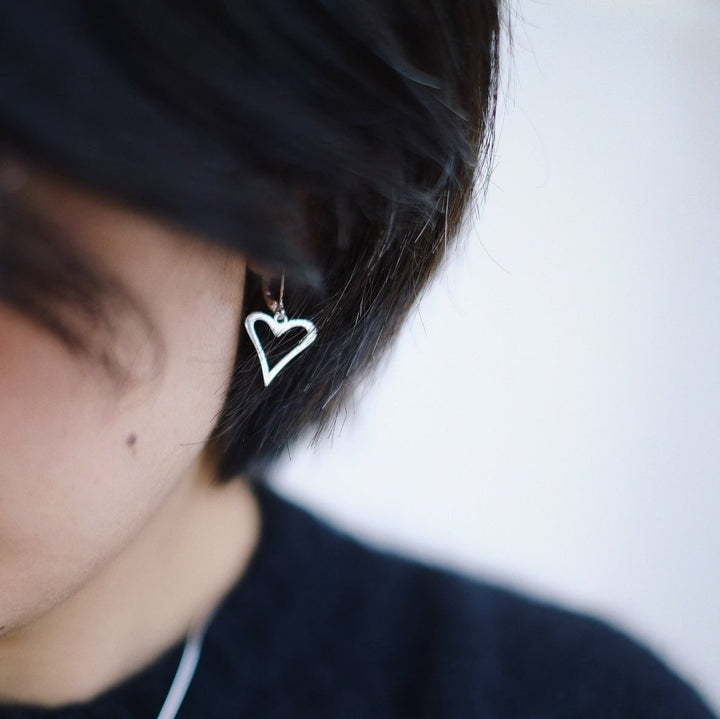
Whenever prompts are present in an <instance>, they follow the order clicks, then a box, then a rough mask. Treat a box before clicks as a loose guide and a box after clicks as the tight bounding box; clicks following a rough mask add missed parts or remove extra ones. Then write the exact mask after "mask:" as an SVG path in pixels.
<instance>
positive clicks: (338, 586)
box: [0, 487, 713, 719]
mask: <svg viewBox="0 0 720 719" xmlns="http://www.w3.org/2000/svg"><path fill="white" fill-rule="evenodd" d="M257 493H258V497H259V500H260V504H261V508H262V515H263V533H262V537H261V541H260V545H259V548H258V550H257V552H256V554H255V556H254V558H253V560H252V562H251V565H250V567H249V569H248V571H247V573H246V574H245V576H244V577H243V579H242V581H241V582H240V583H239V584H238V585H237V587H236V588H235V589H234V590H233V591H232V592H231V593H230V595H229V596H228V597H227V598H226V600H225V601H224V603H223V604H222V606H221V607H220V609H219V610H218V612H217V614H216V615H215V618H214V620H213V623H212V624H211V626H210V628H209V630H208V633H207V635H206V638H205V643H204V647H203V651H202V656H201V658H200V663H199V665H198V668H197V671H196V674H195V677H194V679H193V681H192V684H191V685H190V689H189V691H188V694H187V696H186V698H185V701H184V703H183V705H182V707H181V709H180V712H179V714H178V717H179V719H183V718H184V719H190V718H202V719H305V718H307V719H311V718H312V719H370V718H372V719H390V718H391V717H392V718H393V719H460V718H462V719H474V718H477V719H480V718H482V719H571V718H572V719H600V718H602V719H645V718H647V719H651V718H652V719H712V717H713V714H712V713H711V712H710V711H709V709H708V708H707V707H706V706H705V705H704V704H703V702H702V701H701V699H700V698H699V697H698V695H697V694H696V693H695V692H694V691H693V690H692V689H691V688H690V687H688V686H687V685H686V684H685V683H683V682H682V681H681V680H680V679H678V678H677V677H676V676H675V675H673V674H672V673H671V672H670V671H669V670H668V669H667V668H666V667H665V666H663V664H661V663H660V662H659V661H658V660H657V659H656V658H655V657H653V656H652V654H650V653H649V652H648V651H647V650H645V649H643V648H642V647H640V646H638V645H637V644H635V643H633V642H632V641H630V640H629V639H627V638H626V637H625V636H623V635H621V634H619V633H618V632H616V631H614V630H613V629H611V628H609V627H608V626H606V625H605V624H602V623H600V622H598V621H595V620H593V619H589V618H587V617H583V616H579V615H577V614H573V613H570V612H567V611H564V610H562V609H558V608H556V607H552V606H549V605H547V604H543V603H540V602H536V601H533V600H530V599H527V598H524V597H521V596H518V595H516V594H514V593H512V592H509V591H506V590H503V589H499V588H496V587H493V586H489V585H486V584H483V583H480V582H477V581H472V580H469V579H467V578H463V577H460V576H457V575H454V574H451V573H447V572H442V571H439V570H437V569H431V568H428V567H425V566H423V565H420V564H418V563H413V562H409V561H407V560H403V559H399V558H396V557H393V556H390V555H386V554H382V553H379V552H376V551H373V550H370V549H368V548H366V547H363V546H362V545H360V544H358V543H357V542H355V541H354V540H352V539H350V538H348V537H346V536H344V535H342V534H339V533H337V532H336V531H334V530H332V529H330V528H329V527H328V526H327V525H324V524H322V523H321V522H319V521H318V520H316V519H314V518H313V517H311V516H310V515H308V514H307V513H305V512H304V511H303V510H301V509H299V508H297V507H295V506H293V505H292V504H290V503H288V502H287V501H286V500H283V499H281V498H280V497H278V496H277V495H275V494H274V493H272V492H271V491H270V490H268V489H265V488H262V487H260V488H258V490H257ZM181 649H182V647H176V648H174V649H173V650H171V651H170V652H168V653H167V654H166V655H165V656H163V657H162V658H161V659H159V660H158V661H157V662H156V663H155V664H153V665H152V666H151V667H149V668H147V669H146V670H145V671H144V672H143V673H141V674H139V675H137V676H135V677H133V678H132V679H130V680H129V681H127V682H125V683H124V684H122V685H121V686H119V687H117V688H115V689H113V690H111V691H109V692H107V693H106V694H104V695H102V696H100V697H98V698H97V699H96V700H95V701H93V702H91V703H90V704H84V705H78V706H72V707H66V708H63V709H56V710H50V711H48V710H39V709H32V708H27V707H22V708H21V707H15V708H13V707H0V719H31V718H32V719H35V718H36V717H46V718H52V719H71V718H72V719H91V718H92V719H100V718H115V717H117V718H118V719H119V718H121V717H122V718H127V719H130V718H132V719H145V718H148V719H154V717H156V716H157V713H158V711H159V710H160V707H161V706H162V703H163V701H164V699H165V695H166V693H167V691H168V688H169V686H170V683H171V681H172V678H173V675H174V673H175V670H176V667H177V663H178V660H179V657H180V653H181Z"/></svg>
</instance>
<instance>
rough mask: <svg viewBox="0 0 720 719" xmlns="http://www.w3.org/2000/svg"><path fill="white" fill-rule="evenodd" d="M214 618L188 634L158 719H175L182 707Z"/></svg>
mask: <svg viewBox="0 0 720 719" xmlns="http://www.w3.org/2000/svg"><path fill="white" fill-rule="evenodd" d="M211 619H212V617H210V618H209V619H207V620H206V621H205V623H204V624H202V625H201V626H199V627H198V628H197V629H195V630H193V631H192V632H190V634H188V636H187V639H186V640H185V648H184V649H183V653H182V656H181V657H180V663H179V664H178V668H177V671H176V672H175V678H174V679H173V680H172V684H171V685H170V689H169V690H168V693H167V696H166V697H165V702H164V704H163V705H162V709H160V713H159V714H158V719H175V716H176V715H177V713H178V710H179V709H180V705H181V704H182V702H183V699H185V695H186V694H187V690H188V688H189V686H190V682H191V681H192V679H193V677H194V676H195V669H196V668H197V665H198V660H199V659H200V652H201V651H202V643H203V639H204V638H205V630H206V629H207V627H208V625H209V624H210V620H211Z"/></svg>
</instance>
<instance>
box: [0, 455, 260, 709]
mask: <svg viewBox="0 0 720 719" xmlns="http://www.w3.org/2000/svg"><path fill="white" fill-rule="evenodd" d="M258 535H259V512H258V508H257V505H256V502H255V499H254V497H253V495H252V493H251V491H250V490H249V488H248V487H247V485H245V484H244V483H243V482H241V481H239V480H235V481H233V482H231V483H229V484H227V485H224V486H217V485H215V484H213V482H212V481H211V478H210V476H209V472H208V471H207V469H206V467H205V465H204V464H202V463H201V462H198V464H197V466H194V467H193V468H192V470H191V471H189V472H188V473H187V475H186V476H184V477H183V479H182V480H181V481H180V482H179V483H178V485H177V486H176V488H175V490H174V491H173V493H172V494H171V496H170V497H169V498H168V500H167V501H166V502H165V504H164V505H163V506H162V507H161V509H160V510H159V511H158V512H157V514H156V515H155V516H154V517H153V519H152V520H151V521H150V523H149V524H148V525H146V526H145V527H144V529H143V530H142V532H141V533H140V534H139V535H138V536H137V537H136V538H135V539H134V540H133V542H132V543H131V544H130V545H128V546H127V547H126V548H125V550H124V551H123V552H122V553H121V554H120V555H118V556H117V557H116V558H115V559H114V560H113V561H112V562H111V563H110V564H109V565H107V566H106V567H105V568H104V569H103V571H102V572H101V573H100V574H98V575H97V576H96V577H95V578H94V579H92V580H91V581H90V582H89V583H88V584H86V585H84V586H83V587H82V588H81V589H80V590H79V591H78V592H76V593H75V594H73V595H72V596H71V597H70V598H69V599H67V600H66V601H64V602H63V603H62V604H60V605H58V606H56V607H54V608H53V609H52V610H50V611H49V612H48V613H46V614H44V615H43V616H42V617H40V618H39V619H37V620H35V621H34V622H32V623H31V624H29V625H27V626H25V627H23V628H21V629H19V630H17V631H15V632H13V633H12V634H10V635H8V636H5V637H1V638H0V701H1V702H8V703H22V704H35V705H40V706H47V707H52V706H61V705H64V704H70V703H74V702H84V701H88V700H89V699H92V698H93V697H94V696H97V695H98V694H100V693H102V692H103V691H105V690H106V689H108V688H110V687H112V686H114V685H116V684H118V683H119V682H121V681H122V680H123V679H126V678H128V677H130V676H132V675H133V674H135V673H136V672H138V671H139V670H140V669H142V668H143V667H144V666H147V665H148V664H150V663H151V662H152V661H153V660H154V659H155V658H157V657H159V656H160V655H161V654H162V653H163V652H164V651H166V650H167V649H169V648H170V647H172V646H173V645H175V644H176V643H178V642H179V641H181V640H182V639H183V637H184V636H185V635H186V634H187V633H188V631H190V630H191V629H193V628H194V627H195V626H197V625H198V624H200V623H202V622H203V620H204V619H205V618H206V617H207V616H208V615H209V614H210V613H211V612H212V610H213V608H214V607H215V606H216V605H217V604H218V603H219V602H220V600H221V599H222V598H223V596H224V595H225V594H226V593H227V592H228V591H229V590H230V588H231V587H232V586H233V585H234V584H235V583H236V582H237V580H238V579H239V577H240V576H241V575H242V573H243V571H244V569H245V567H246V566H247V563H248V561H249V559H250V556H251V555H252V552H253V550H254V548H255V545H256V543H257V538H258Z"/></svg>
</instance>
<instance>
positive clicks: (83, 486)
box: [0, 307, 234, 626]
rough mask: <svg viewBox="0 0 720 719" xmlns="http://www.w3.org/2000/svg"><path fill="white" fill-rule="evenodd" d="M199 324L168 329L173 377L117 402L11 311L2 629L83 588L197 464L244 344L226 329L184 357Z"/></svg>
mask: <svg viewBox="0 0 720 719" xmlns="http://www.w3.org/2000/svg"><path fill="white" fill-rule="evenodd" d="M193 329H195V331H199V330H200V328H193V327H192V323H191V326H189V327H186V326H185V325H184V324H183V326H182V327H178V329H177V330H172V331H170V332H168V334H167V337H168V340H169V344H168V350H169V352H168V358H169V359H168V361H167V362H166V366H165V370H164V372H163V373H162V376H161V377H160V378H158V379H156V380H155V381H153V382H152V383H149V384H146V385H143V386H141V387H138V388H135V389H133V390H132V391H130V392H129V393H128V394H127V395H125V396H123V397H122V398H121V399H120V400H118V398H117V397H116V396H114V395H113V392H112V390H111V389H110V388H109V385H107V384H106V383H103V381H102V380H101V379H99V378H98V375H97V372H96V371H93V370H92V369H91V368H88V367H87V366H86V365H84V364H83V361H81V360H78V359H76V358H73V357H72V356H71V355H69V354H68V352H67V351H66V350H65V349H64V348H63V347H62V346H61V345H60V344H59V343H58V342H57V341H56V340H55V339H54V338H52V337H51V336H49V335H47V333H45V332H44V331H43V330H39V329H36V328H35V327H34V326H32V325H31V324H30V323H29V322H27V321H26V320H24V319H22V318H18V317H17V316H15V315H14V314H13V313H12V312H11V311H9V310H6V309H4V308H2V307H0V338H2V343H1V344H0V587H2V591H1V592H0V626H3V625H13V624H15V625H19V624H21V623H24V621H26V620H27V619H28V618H30V617H32V616H36V615H37V614H38V613H39V612H41V611H43V610H45V609H48V608H50V607H51V606H52V605H53V604H56V603H57V602H58V601H60V600H62V599H63V598H65V597H67V596H68V595H69V594H71V593H72V592H73V591H74V590H75V589H77V588H78V587H80V586H82V584H83V583H85V582H86V581H87V580H88V579H89V578H91V577H92V576H93V575H94V574H95V573H96V572H97V571H99V570H100V569H101V568H102V566H103V565H104V564H106V563H107V562H108V561H110V560H111V559H112V558H113V557H114V556H115V555H117V554H118V553H119V552H121V551H122V549H123V547H125V546H126V545H127V544H128V543H129V542H130V541H131V540H132V539H133V537H135V536H136V535H137V533H138V532H139V531H140V530H141V529H142V527H143V526H144V525H145V524H146V523H147V522H148V520H149V519H150V517H152V516H153V514H154V512H155V511H156V510H157V508H158V507H159V506H160V505H161V504H162V503H163V501H164V499H165V498H166V497H167V496H168V495H169V494H170V492H171V491H172V489H173V487H174V486H175V485H176V484H177V482H178V480H179V478H180V477H181V475H182V473H183V471H184V470H185V469H187V467H188V466H189V465H190V464H191V463H192V462H193V460H194V459H196V458H197V456H198V454H199V453H200V451H201V449H202V446H203V443H204V441H205V439H206V437H207V433H208V432H209V431H210V430H211V428H212V424H213V419H214V417H215V415H216V414H217V412H218V411H219V409H220V406H221V400H222V396H223V388H224V385H225V383H226V381H227V376H228V375H229V371H230V365H229V363H228V361H227V351H228V347H229V346H230V344H231V343H232V342H233V341H234V338H233V335H232V333H229V334H228V336H227V340H226V342H225V344H223V345H222V347H221V346H218V341H217V334H215V335H214V337H215V340H214V343H215V344H214V346H213V349H214V350H216V351H217V355H215V354H213V356H208V355H207V354H203V352H200V351H198V352H193V351H189V350H188V351H186V352H185V353H183V354H181V353H179V351H178V350H177V347H179V346H180V344H179V343H180V342H182V341H184V340H185V336H184V335H185V333H186V332H188V333H190V332H192V331H193ZM208 331H209V330H208ZM176 344H177V346H176ZM221 344H222V343H221ZM221 350H222V354H221ZM230 356H232V352H231V353H230ZM220 357H223V358H224V359H223V361H221V360H220V359H219V358H220ZM180 388H182V391H181V390H180Z"/></svg>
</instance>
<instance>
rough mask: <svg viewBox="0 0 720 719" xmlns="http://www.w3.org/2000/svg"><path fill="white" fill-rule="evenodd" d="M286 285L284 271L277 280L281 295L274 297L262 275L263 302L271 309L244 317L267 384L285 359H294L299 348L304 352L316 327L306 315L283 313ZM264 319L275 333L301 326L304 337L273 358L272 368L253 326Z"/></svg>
mask: <svg viewBox="0 0 720 719" xmlns="http://www.w3.org/2000/svg"><path fill="white" fill-rule="evenodd" d="M284 289H285V273H283V275H282V279H281V280H280V299H279V300H274V299H273V298H272V295H271V293H270V291H269V289H268V285H267V282H266V280H265V279H263V293H264V295H265V302H266V303H267V305H268V309H269V310H270V311H271V312H272V313H273V314H272V315H269V314H266V313H264V312H251V313H250V314H249V315H248V316H247V317H246V318H245V329H246V330H247V333H248V335H250V340H251V342H252V343H253V346H254V347H255V351H256V352H257V355H258V359H259V360H260V369H261V370H262V375H263V382H264V383H265V386H266V387H267V386H268V385H269V384H270V382H272V381H273V380H274V379H275V377H277V376H278V374H280V372H281V371H282V370H283V369H284V368H285V367H287V365H288V363H290V362H291V361H292V360H294V359H295V357H297V356H298V355H299V354H300V353H301V352H304V351H305V350H306V349H307V348H308V347H309V346H310V345H311V344H312V343H313V342H314V341H315V340H316V339H317V329H316V327H315V325H314V323H313V322H311V321H310V320H305V319H289V318H288V316H287V314H285V307H284V305H283V291H284ZM258 321H260V322H264V323H265V324H266V325H267V326H268V327H269V328H270V331H271V332H272V333H273V334H274V335H275V337H281V336H282V335H284V334H285V333H286V332H288V331H290V330H293V329H297V328H299V329H304V330H305V337H303V339H302V340H301V341H300V342H298V344H296V345H295V346H294V347H293V348H292V349H291V350H290V351H289V352H287V353H286V354H285V356H284V357H283V358H282V359H281V360H280V361H278V362H276V363H275V364H274V365H273V367H272V369H270V365H269V363H268V358H267V354H266V353H265V348H264V347H263V345H262V342H261V341H260V338H259V337H258V334H257V330H256V329H255V323H256V322H258Z"/></svg>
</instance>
